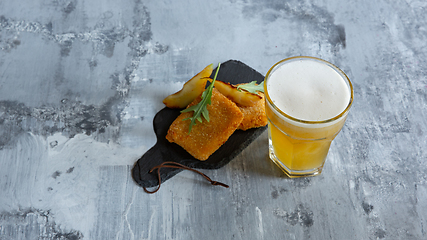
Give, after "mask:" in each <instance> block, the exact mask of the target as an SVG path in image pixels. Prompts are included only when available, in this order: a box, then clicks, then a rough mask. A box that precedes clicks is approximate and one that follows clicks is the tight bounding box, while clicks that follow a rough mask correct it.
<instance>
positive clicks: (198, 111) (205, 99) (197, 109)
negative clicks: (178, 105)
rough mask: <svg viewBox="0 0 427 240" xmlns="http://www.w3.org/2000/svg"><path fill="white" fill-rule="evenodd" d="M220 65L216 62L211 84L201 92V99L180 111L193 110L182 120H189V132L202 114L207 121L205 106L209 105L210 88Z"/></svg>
mask: <svg viewBox="0 0 427 240" xmlns="http://www.w3.org/2000/svg"><path fill="white" fill-rule="evenodd" d="M220 66H221V63H218V68H217V69H216V72H215V76H214V78H213V80H212V82H211V84H210V85H209V86H208V87H207V88H206V90H205V91H204V92H203V93H202V100H201V101H200V102H199V103H198V104H196V105H193V106H191V107H189V108H186V109H184V110H182V111H181V113H184V112H191V111H194V113H193V116H192V117H189V118H186V119H183V121H185V120H191V122H190V127H189V128H188V133H190V132H191V128H192V127H193V125H195V124H196V120H197V121H199V122H202V121H203V120H202V116H203V117H204V118H205V119H206V121H208V122H209V111H208V109H207V108H206V107H207V105H208V104H209V105H210V104H211V97H212V90H213V87H214V84H215V80H216V76H217V75H218V71H219V67H220Z"/></svg>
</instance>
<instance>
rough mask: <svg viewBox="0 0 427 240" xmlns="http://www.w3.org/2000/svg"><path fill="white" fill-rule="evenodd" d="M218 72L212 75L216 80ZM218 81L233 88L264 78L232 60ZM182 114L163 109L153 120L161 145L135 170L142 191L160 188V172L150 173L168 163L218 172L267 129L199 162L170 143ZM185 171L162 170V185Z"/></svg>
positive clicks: (245, 134) (237, 136) (239, 135)
mask: <svg viewBox="0 0 427 240" xmlns="http://www.w3.org/2000/svg"><path fill="white" fill-rule="evenodd" d="M215 72H216V69H214V70H213V72H212V76H211V77H212V78H213V77H214V76H213V75H214V74H215ZM217 80H220V81H223V82H229V83H232V84H238V83H248V82H251V81H257V83H261V82H262V81H263V80H264V76H263V75H262V74H260V73H259V72H257V71H255V70H254V69H252V68H251V67H249V66H247V65H246V64H244V63H242V62H240V61H236V60H229V61H227V62H224V63H222V64H221V67H220V70H219V72H218V76H217ZM179 114H180V110H177V109H170V108H167V107H165V108H163V109H162V110H160V111H159V112H158V113H157V114H156V116H155V117H154V120H153V126H154V132H155V134H156V137H157V143H156V144H155V145H154V146H153V147H152V148H151V149H150V150H148V151H147V152H146V153H145V154H144V155H143V156H142V157H141V158H140V159H138V161H136V163H135V165H134V167H133V169H132V178H133V179H134V180H135V182H136V183H137V184H138V185H139V186H141V187H146V188H147V187H154V186H157V185H158V179H157V171H154V172H153V173H149V171H150V169H152V168H153V167H155V166H157V165H160V164H161V163H163V162H166V161H173V162H177V163H181V164H184V165H186V166H188V167H191V168H198V169H218V168H221V167H223V166H225V165H226V164H227V163H229V162H230V161H231V160H233V158H234V157H236V156H237V155H238V154H239V153H241V152H242V151H243V149H245V148H246V147H247V146H248V145H249V144H250V143H251V142H252V141H254V140H255V139H256V138H257V137H258V136H259V135H261V133H263V132H264V131H265V130H266V128H267V127H261V128H254V129H249V130H246V131H242V130H236V131H235V132H234V133H233V134H232V135H231V136H230V138H229V139H228V141H227V142H226V143H225V144H223V145H222V146H221V147H220V148H219V149H218V150H217V151H216V152H215V153H213V154H212V155H211V156H210V157H209V158H208V159H207V160H206V161H199V160H197V159H195V158H194V157H192V156H191V155H190V154H189V153H187V151H185V150H184V149H183V148H181V147H180V146H179V145H177V144H175V143H170V142H169V141H167V140H166V134H167V131H168V129H169V126H170V125H171V124H172V122H173V121H174V120H175V118H177V117H178V115H179ZM180 171H182V169H174V168H162V169H161V171H160V176H161V179H162V183H163V182H164V181H166V180H168V179H170V178H171V177H173V176H175V175H176V174H177V173H179V172H180Z"/></svg>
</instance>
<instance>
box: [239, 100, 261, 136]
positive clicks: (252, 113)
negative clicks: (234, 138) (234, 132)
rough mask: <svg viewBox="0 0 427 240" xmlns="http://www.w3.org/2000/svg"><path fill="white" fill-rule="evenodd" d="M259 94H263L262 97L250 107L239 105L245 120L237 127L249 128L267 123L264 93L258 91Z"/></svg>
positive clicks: (241, 128)
mask: <svg viewBox="0 0 427 240" xmlns="http://www.w3.org/2000/svg"><path fill="white" fill-rule="evenodd" d="M258 95H260V96H262V99H261V100H259V101H258V102H257V103H255V104H254V105H252V106H249V107H244V106H239V109H240V111H241V112H242V113H243V120H242V122H241V123H240V126H239V127H238V128H237V129H240V130H248V129H250V128H258V127H263V126H265V125H267V116H266V114H265V101H264V94H263V93H258Z"/></svg>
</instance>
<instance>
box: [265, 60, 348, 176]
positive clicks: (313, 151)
mask: <svg viewBox="0 0 427 240" xmlns="http://www.w3.org/2000/svg"><path fill="white" fill-rule="evenodd" d="M264 92H265V99H266V109H265V110H266V114H267V118H268V141H269V156H270V159H271V160H272V161H273V162H274V163H275V164H276V165H277V166H279V168H281V169H282V170H283V171H284V172H285V174H286V175H287V176H288V177H290V178H295V177H305V176H314V175H318V174H320V173H321V172H322V169H323V165H324V163H325V159H326V156H327V155H328V151H329V146H330V145H331V142H332V140H333V139H334V138H335V137H336V136H337V134H338V133H339V132H340V130H341V128H342V127H343V125H344V123H345V120H346V118H347V114H348V112H349V110H350V107H351V105H352V103H353V86H352V84H351V82H350V80H349V78H348V77H347V76H346V75H345V73H344V72H343V71H341V70H340V69H339V68H338V67H336V66H335V65H333V64H331V63H329V62H327V61H325V60H322V59H319V58H315V57H305V56H299V57H291V58H287V59H284V60H282V61H280V62H278V63H276V64H275V65H274V66H273V67H271V68H270V70H269V71H268V73H267V75H266V77H265V81H264Z"/></svg>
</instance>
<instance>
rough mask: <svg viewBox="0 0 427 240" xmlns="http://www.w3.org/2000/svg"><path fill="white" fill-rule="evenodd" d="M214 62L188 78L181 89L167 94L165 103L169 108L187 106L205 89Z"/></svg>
mask: <svg viewBox="0 0 427 240" xmlns="http://www.w3.org/2000/svg"><path fill="white" fill-rule="evenodd" d="M212 71H213V64H211V65H209V66H207V67H205V68H204V69H203V70H202V71H201V72H199V73H198V74H196V75H195V76H194V77H192V78H191V79H190V80H188V81H187V82H186V83H185V84H184V86H183V87H182V89H181V90H179V91H178V92H176V93H174V94H172V95H169V96H167V97H166V98H165V99H164V100H163V103H164V104H165V105H166V106H167V107H169V108H185V107H186V106H187V105H188V104H190V103H191V102H192V101H193V100H194V99H196V98H197V97H198V96H199V95H200V94H202V92H203V91H204V90H205V87H206V82H207V79H208V78H209V77H210V76H211V74H212Z"/></svg>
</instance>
